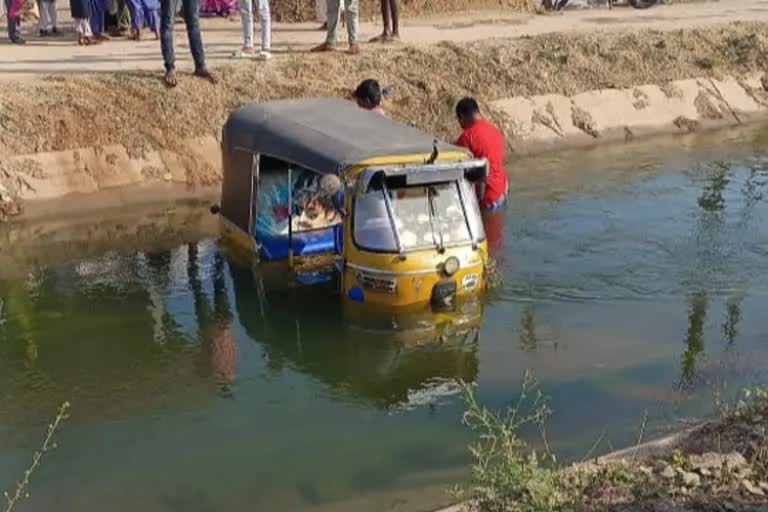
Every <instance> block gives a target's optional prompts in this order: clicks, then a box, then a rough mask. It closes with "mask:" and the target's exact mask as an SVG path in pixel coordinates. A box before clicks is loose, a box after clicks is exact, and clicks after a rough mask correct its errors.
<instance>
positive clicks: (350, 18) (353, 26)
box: [345, 0, 360, 55]
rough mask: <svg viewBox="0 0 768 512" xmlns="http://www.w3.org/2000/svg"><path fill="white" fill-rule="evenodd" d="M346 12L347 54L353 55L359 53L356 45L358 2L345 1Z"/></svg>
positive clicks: (353, 0) (354, 0) (355, 0)
mask: <svg viewBox="0 0 768 512" xmlns="http://www.w3.org/2000/svg"><path fill="white" fill-rule="evenodd" d="M345 7H346V9H345V10H346V12H347V37H348V39H349V51H348V53H350V54H352V55H354V54H357V53H360V46H359V45H358V43H357V22H358V10H357V7H358V1H357V0H346V6H345Z"/></svg>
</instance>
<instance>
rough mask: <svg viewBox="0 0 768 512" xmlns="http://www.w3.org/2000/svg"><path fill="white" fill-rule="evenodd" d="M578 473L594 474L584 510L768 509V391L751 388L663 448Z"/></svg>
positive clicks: (683, 511)
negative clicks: (667, 448) (668, 448)
mask: <svg viewBox="0 0 768 512" xmlns="http://www.w3.org/2000/svg"><path fill="white" fill-rule="evenodd" d="M575 473H576V474H577V475H578V476H576V477H575V478H576V480H580V481H581V484H583V482H584V481H585V479H586V482H587V484H586V485H583V487H580V488H583V489H584V490H585V492H584V495H583V496H582V503H581V506H580V507H579V508H580V509H581V510H590V511H592V510H594V511H597V510H614V511H643V512H651V511H652V512H689V511H691V512H693V511H702V512H705V511H706V512H709V511H712V512H715V511H716V512H726V511H754V512H757V511H766V510H768V393H766V391H765V390H761V389H757V390H754V391H751V392H748V393H747V396H746V398H745V400H742V401H740V402H739V403H738V404H737V405H736V406H735V407H733V408H731V409H730V410H728V411H726V412H724V413H723V414H722V416H720V417H718V418H716V419H714V420H712V421H710V422H709V423H706V424H705V425H703V426H701V427H699V428H697V429H695V430H693V431H692V432H691V433H689V434H687V435H686V436H684V437H683V438H682V439H681V440H680V441H679V442H677V443H676V445H675V447H674V448H673V449H672V450H671V451H668V452H667V453H666V454H664V455H661V456H651V457H637V458H635V457H632V456H629V457H627V458H623V459H620V460H612V461H609V462H604V463H598V464H591V465H589V466H587V468H586V469H585V470H584V472H580V471H576V472H575Z"/></svg>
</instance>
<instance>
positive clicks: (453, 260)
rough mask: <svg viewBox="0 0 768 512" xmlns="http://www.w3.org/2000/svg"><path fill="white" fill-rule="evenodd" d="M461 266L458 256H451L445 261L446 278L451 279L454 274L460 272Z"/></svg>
mask: <svg viewBox="0 0 768 512" xmlns="http://www.w3.org/2000/svg"><path fill="white" fill-rule="evenodd" d="M460 266H461V265H460V264H459V258H457V257H456V256H451V257H450V258H448V259H447V260H445V263H443V272H444V273H445V275H446V276H448V277H451V276H452V275H453V274H455V273H456V272H458V271H459V267H460Z"/></svg>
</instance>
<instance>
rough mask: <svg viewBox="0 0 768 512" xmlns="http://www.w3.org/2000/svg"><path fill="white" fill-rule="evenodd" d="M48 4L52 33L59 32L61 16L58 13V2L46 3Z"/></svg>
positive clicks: (54, 0) (53, 0)
mask: <svg viewBox="0 0 768 512" xmlns="http://www.w3.org/2000/svg"><path fill="white" fill-rule="evenodd" d="M46 4H48V19H49V20H51V32H53V33H54V34H57V33H58V32H59V14H58V12H56V0H52V1H51V2H46Z"/></svg>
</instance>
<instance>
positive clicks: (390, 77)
mask: <svg viewBox="0 0 768 512" xmlns="http://www.w3.org/2000/svg"><path fill="white" fill-rule="evenodd" d="M767 45H768V24H750V23H739V24H731V25H726V26H721V27H717V28H712V29H706V30H685V31H677V32H671V33H670V32H663V33H662V32H653V31H645V32H629V33H611V34H599V35H583V34H549V35H543V36H536V37H531V38H524V39H517V40H496V41H487V42H482V43H475V44H468V45H457V44H452V43H444V44H441V45H437V46H429V47H402V48H396V49H389V50H381V51H379V52H375V53H373V52H372V53H369V54H367V55H366V56H365V57H364V58H360V59H348V58H345V57H343V56H341V55H330V56H320V57H313V58H311V59H310V58H307V57H306V56H305V55H298V54H297V55H295V56H293V57H291V58H288V59H285V60H281V61H279V62H274V63H270V64H269V65H266V66H263V65H262V66H260V65H258V64H257V63H254V64H253V65H245V66H237V67H226V68H222V69H220V70H219V73H220V74H221V76H222V79H223V80H222V83H220V84H218V85H216V86H212V85H209V84H207V83H204V82H201V81H199V80H193V79H187V78H186V77H185V79H184V80H183V81H182V83H181V85H180V86H179V87H178V88H177V89H176V90H170V91H169V90H166V89H165V88H164V87H163V86H162V84H161V83H160V81H159V78H160V77H159V75H157V74H151V73H124V74H115V75H109V76H101V77H92V78H91V77H81V78H69V77H67V78H62V77H52V78H49V79H46V80H41V81H37V82H33V83H24V84H23V87H21V86H19V87H14V86H13V84H12V83H9V84H8V85H9V86H8V87H4V88H3V89H2V91H0V128H2V129H0V166H2V163H3V159H4V157H5V158H6V160H7V157H9V156H13V155H22V154H29V153H34V152H39V151H58V150H65V149H74V148H81V147H92V146H93V147H96V146H105V145H110V144H122V145H124V146H125V147H126V149H127V150H128V153H129V155H141V154H143V153H145V152H146V151H148V150H150V149H171V150H174V149H176V150H178V149H179V148H178V147H177V146H178V141H180V140H182V139H189V138H191V137H198V136H204V135H209V136H210V135H212V136H214V137H218V136H219V131H220V129H221V126H222V124H223V122H224V120H225V118H226V116H227V114H228V113H229V112H230V111H231V110H232V109H234V108H236V107H238V106H240V105H242V104H245V103H248V102H252V101H260V100H264V99H269V98H286V97H296V96H298V97H301V96H318V95H325V96H327V95H332V96H341V95H344V94H347V92H348V90H349V88H350V87H351V86H353V85H354V84H355V83H356V82H358V81H359V80H361V79H363V78H367V77H376V78H378V79H380V80H381V81H382V82H384V83H386V84H389V85H393V86H394V97H393V98H392V99H391V100H390V101H388V104H386V105H385V108H386V109H387V110H388V111H389V112H390V114H391V115H392V116H393V117H395V118H397V119H400V120H402V121H412V122H414V123H416V124H417V125H418V126H420V127H422V128H425V129H427V130H429V131H432V132H435V133H436V134H439V135H441V136H443V137H446V138H450V137H452V136H453V135H454V134H455V130H456V127H455V126H454V120H453V116H452V107H453V105H454V104H455V102H456V100H457V99H458V98H460V97H461V96H462V95H464V94H472V95H475V96H477V97H478V98H480V99H481V100H482V101H484V102H490V101H494V100H498V99H502V98H509V97H513V96H533V95H541V94H550V93H558V94H564V95H568V96H570V95H574V94H577V93H580V92H584V91H590V90H596V89H610V88H625V87H631V86H633V85H636V84H653V83H656V84H665V83H667V82H669V81H672V80H678V79H683V78H691V77H701V76H706V75H712V76H715V77H718V76H721V75H724V74H730V75H734V76H740V75H744V74H747V73H756V72H759V71H762V70H764V69H765V68H766V61H767V59H768V57H766V46H767ZM510 135H513V134H510Z"/></svg>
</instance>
